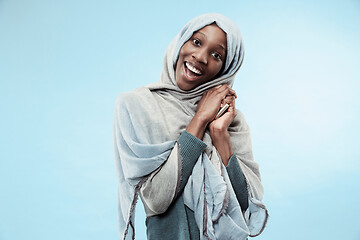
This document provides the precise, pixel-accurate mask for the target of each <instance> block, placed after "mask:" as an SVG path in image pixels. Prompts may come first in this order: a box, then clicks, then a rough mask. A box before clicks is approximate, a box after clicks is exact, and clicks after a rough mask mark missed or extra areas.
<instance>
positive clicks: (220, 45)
mask: <svg viewBox="0 0 360 240" xmlns="http://www.w3.org/2000/svg"><path fill="white" fill-rule="evenodd" d="M195 33H200V34H201V35H203V36H204V37H205V38H207V36H206V35H205V34H204V33H202V32H200V31H197V32H195ZM216 45H217V46H219V47H220V48H222V49H223V50H224V51H225V52H226V48H225V47H224V46H223V45H222V44H216Z"/></svg>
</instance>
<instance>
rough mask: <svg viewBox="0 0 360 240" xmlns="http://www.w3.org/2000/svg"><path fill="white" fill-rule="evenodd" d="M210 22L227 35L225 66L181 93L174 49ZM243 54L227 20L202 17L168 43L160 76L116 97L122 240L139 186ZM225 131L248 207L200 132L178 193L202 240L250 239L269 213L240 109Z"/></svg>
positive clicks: (129, 229) (130, 232)
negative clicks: (198, 148)
mask: <svg viewBox="0 0 360 240" xmlns="http://www.w3.org/2000/svg"><path fill="white" fill-rule="evenodd" d="M212 23H216V24H217V26H219V27H220V28H221V29H222V30H223V31H224V32H225V33H226V35H227V57H226V61H225V67H224V69H223V70H222V73H221V75H220V77H218V78H216V79H213V80H211V81H209V82H206V83H204V84H202V85H200V86H198V87H196V88H194V89H192V90H190V91H184V90H181V89H180V88H179V87H178V86H177V85H176V80H175V66H176V61H177V58H178V54H179V51H180V48H181V47H182V45H183V44H184V43H185V42H186V41H187V40H188V39H190V37H191V36H192V34H193V33H194V32H195V31H197V30H199V29H201V28H203V27H205V26H207V25H209V24H212ZM243 56H244V47H243V43H242V37H241V34H240V31H239V29H238V28H237V26H236V25H235V24H234V23H233V22H232V21H231V20H229V19H228V18H226V17H224V16H223V15H220V14H216V13H210V14H204V15H200V16H198V17H196V18H194V19H192V20H191V21H189V22H188V23H187V24H186V25H185V26H184V28H183V29H182V30H181V31H180V32H179V34H178V35H177V36H176V37H175V38H174V40H173V41H172V42H171V43H170V45H169V47H168V49H167V50H166V53H165V57H164V66H163V70H162V74H161V77H160V80H159V81H158V82H156V83H153V84H149V85H147V86H145V87H142V88H138V89H136V90H134V91H132V92H128V93H123V94H121V95H120V96H119V97H118V98H117V101H116V104H115V114H114V151H115V162H116V168H117V173H118V181H119V228H120V229H119V230H120V236H121V237H122V238H123V239H134V236H135V231H134V216H135V214H134V209H135V205H136V201H137V197H138V196H137V195H138V191H139V189H140V188H141V185H142V184H143V183H144V182H145V181H146V179H147V177H148V176H149V174H151V173H152V172H153V171H155V170H156V169H158V168H159V167H160V166H161V164H163V163H164V162H165V161H166V160H167V158H168V156H169V154H170V152H171V150H172V148H173V147H174V145H175V143H176V141H177V139H178V138H179V136H180V134H181V132H182V131H184V130H185V129H186V126H187V125H188V124H189V122H190V121H191V119H192V118H193V116H194V115H195V113H196V105H197V102H198V101H199V100H200V99H201V96H202V94H203V93H204V92H205V91H207V90H209V89H210V88H212V87H215V86H217V85H219V84H229V85H231V86H232V84H233V81H234V77H235V74H236V72H237V71H238V70H239V68H240V66H241V64H242V61H243ZM228 131H229V133H230V137H231V144H232V148H233V150H234V153H235V154H236V157H237V159H238V161H239V164H240V167H241V169H242V171H243V174H244V176H245V179H246V181H247V184H248V191H249V208H248V209H247V211H246V213H245V214H244V215H243V213H242V212H241V208H240V206H239V203H238V202H237V199H236V196H235V193H234V190H233V189H232V186H231V183H230V180H229V177H228V175H227V172H226V169H225V167H224V165H223V164H222V161H221V159H220V157H219V155H218V152H217V150H216V149H215V147H214V146H213V145H212V142H211V138H210V135H209V132H208V131H206V132H205V135H204V139H203V141H204V142H205V143H206V144H207V148H206V150H205V152H204V153H203V154H202V155H200V157H199V159H198V161H197V163H196V164H195V166H194V168H193V172H192V175H191V176H190V178H189V180H188V182H187V185H186V186H185V189H184V193H183V197H184V202H185V204H186V205H187V206H188V207H189V208H190V209H192V210H193V211H194V214H195V219H196V223H197V225H198V227H199V229H200V239H224V240H226V239H233V237H234V236H237V239H246V238H247V237H248V236H256V235H258V234H260V233H261V232H262V230H263V228H264V227H265V224H266V221H267V218H268V213H267V210H266V208H265V206H264V205H263V204H262V203H261V200H262V196H263V188H262V185H261V180H260V173H259V167H258V164H257V163H256V162H254V160H253V155H252V149H251V140H250V133H249V127H248V125H247V124H246V121H245V118H244V116H243V115H242V114H241V112H239V111H238V110H237V116H236V117H235V119H234V121H233V122H232V124H231V125H230V127H229V129H228ZM244 216H245V217H244Z"/></svg>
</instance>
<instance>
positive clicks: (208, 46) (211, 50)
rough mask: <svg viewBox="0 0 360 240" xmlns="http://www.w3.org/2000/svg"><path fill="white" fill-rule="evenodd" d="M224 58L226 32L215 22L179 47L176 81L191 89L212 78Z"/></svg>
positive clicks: (181, 87)
mask: <svg viewBox="0 0 360 240" xmlns="http://www.w3.org/2000/svg"><path fill="white" fill-rule="evenodd" d="M225 59H226V33H225V32H224V31H223V30H222V29H221V28H219V27H218V26H217V25H216V24H215V23H214V24H211V25H208V26H206V27H204V28H202V29H200V30H199V31H197V32H195V33H194V35H193V36H192V37H191V39H190V40H188V41H187V42H186V43H185V44H184V46H183V47H182V48H181V49H180V53H179V58H178V60H177V64H176V71H175V72H176V83H177V85H178V87H179V88H180V89H182V90H191V89H193V88H195V87H197V86H199V85H201V84H202V83H204V82H207V81H209V80H211V79H213V78H214V77H215V76H216V75H217V74H218V73H219V72H220V70H221V68H222V67H223V66H224V64H223V63H224V61H225Z"/></svg>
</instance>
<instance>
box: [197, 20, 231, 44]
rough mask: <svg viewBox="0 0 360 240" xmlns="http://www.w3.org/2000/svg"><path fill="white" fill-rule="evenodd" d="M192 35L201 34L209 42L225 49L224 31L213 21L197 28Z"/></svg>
mask: <svg viewBox="0 0 360 240" xmlns="http://www.w3.org/2000/svg"><path fill="white" fill-rule="evenodd" d="M194 35H200V36H203V37H204V38H206V40H207V41H208V42H209V43H212V44H215V45H219V46H221V47H222V48H224V50H226V47H227V40H226V33H225V32H224V31H223V30H222V29H221V28H220V27H218V26H217V25H216V24H215V23H213V24H211V25H207V26H205V27H203V28H201V29H199V30H198V31H196V32H194Z"/></svg>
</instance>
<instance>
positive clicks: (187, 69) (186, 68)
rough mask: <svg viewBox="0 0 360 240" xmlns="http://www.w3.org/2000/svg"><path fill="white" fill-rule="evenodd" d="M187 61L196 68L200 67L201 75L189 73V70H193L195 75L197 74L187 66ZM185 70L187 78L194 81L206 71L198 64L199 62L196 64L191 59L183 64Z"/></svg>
mask: <svg viewBox="0 0 360 240" xmlns="http://www.w3.org/2000/svg"><path fill="white" fill-rule="evenodd" d="M186 63H188V64H190V65H191V66H193V67H195V68H196V69H198V70H199V71H200V72H201V74H200V75H197V74H196V76H190V75H189V74H188V72H191V73H192V74H193V75H195V74H194V73H193V72H192V71H190V69H189V68H188V67H186ZM182 68H183V72H184V76H185V77H186V79H188V80H190V81H193V80H196V79H199V78H201V77H202V76H203V75H204V72H203V69H202V68H201V67H199V66H197V64H194V63H192V62H190V61H184V64H183V67H182Z"/></svg>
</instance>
